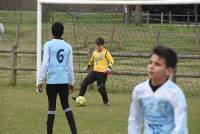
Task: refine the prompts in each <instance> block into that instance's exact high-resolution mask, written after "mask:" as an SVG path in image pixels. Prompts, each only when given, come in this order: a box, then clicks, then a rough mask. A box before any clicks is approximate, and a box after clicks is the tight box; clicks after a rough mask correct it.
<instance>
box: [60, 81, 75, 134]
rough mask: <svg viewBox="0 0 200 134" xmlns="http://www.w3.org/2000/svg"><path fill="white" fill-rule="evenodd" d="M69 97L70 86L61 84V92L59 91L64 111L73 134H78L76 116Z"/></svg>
mask: <svg viewBox="0 0 200 134" xmlns="http://www.w3.org/2000/svg"><path fill="white" fill-rule="evenodd" d="M68 95H69V90H68V84H61V85H60V90H59V96H60V102H61V105H62V108H63V111H64V112H65V115H66V118H67V121H68V124H69V127H70V130H71V132H72V134H77V129H76V123H75V120H74V115H73V112H72V110H71V108H70V106H69V103H68Z"/></svg>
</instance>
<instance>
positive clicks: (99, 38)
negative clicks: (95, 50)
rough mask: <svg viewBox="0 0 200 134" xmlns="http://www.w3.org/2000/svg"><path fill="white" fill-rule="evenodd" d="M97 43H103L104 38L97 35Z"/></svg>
mask: <svg viewBox="0 0 200 134" xmlns="http://www.w3.org/2000/svg"><path fill="white" fill-rule="evenodd" d="M95 43H96V44H97V45H104V39H103V38H102V37H98V38H97V39H96V41H95Z"/></svg>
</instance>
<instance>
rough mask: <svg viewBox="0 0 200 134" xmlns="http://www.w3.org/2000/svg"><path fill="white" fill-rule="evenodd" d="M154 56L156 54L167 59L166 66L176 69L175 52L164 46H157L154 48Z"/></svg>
mask: <svg viewBox="0 0 200 134" xmlns="http://www.w3.org/2000/svg"><path fill="white" fill-rule="evenodd" d="M152 54H156V55H158V56H160V57H162V58H164V59H165V62H166V66H167V67H172V68H176V65H177V62H178V60H177V54H176V52H175V51H174V50H172V49H171V48H169V47H166V46H163V45H157V46H155V47H154V48H153V51H152Z"/></svg>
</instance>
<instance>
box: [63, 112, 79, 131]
mask: <svg viewBox="0 0 200 134" xmlns="http://www.w3.org/2000/svg"><path fill="white" fill-rule="evenodd" d="M65 115H66V118H67V121H68V124H69V127H70V130H71V132H72V134H77V130H76V123H75V120H74V116H73V113H72V111H71V110H70V111H67V112H65Z"/></svg>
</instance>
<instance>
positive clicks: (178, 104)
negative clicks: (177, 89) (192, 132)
mask: <svg viewBox="0 0 200 134" xmlns="http://www.w3.org/2000/svg"><path fill="white" fill-rule="evenodd" d="M173 106H174V118H175V119H174V121H175V127H174V129H173V131H172V133H171V134H188V129H187V106H186V99H185V96H184V95H183V94H181V95H180V94H179V96H176V97H174V100H173Z"/></svg>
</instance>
